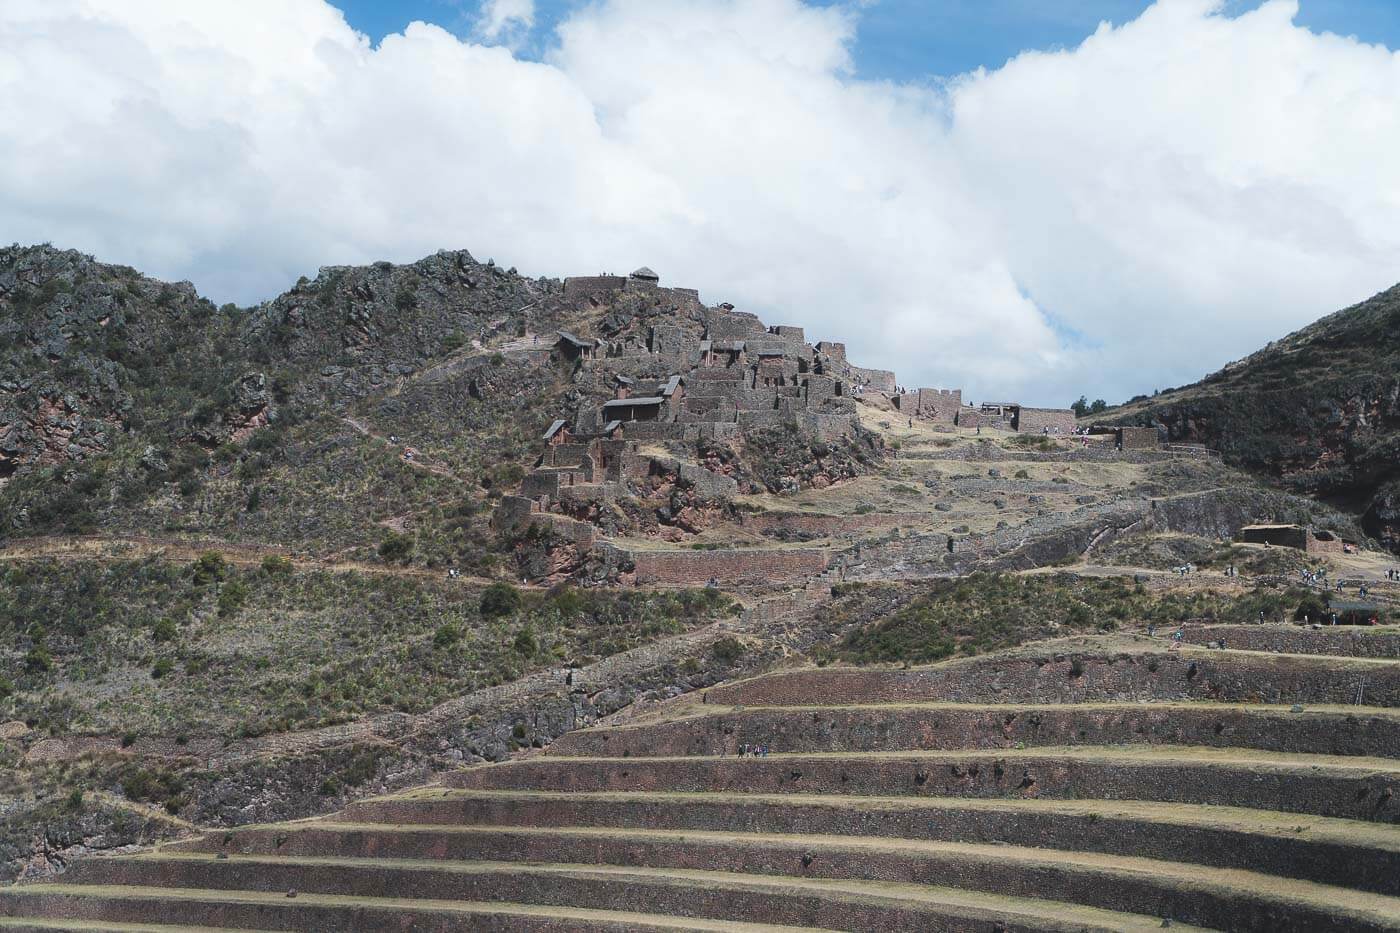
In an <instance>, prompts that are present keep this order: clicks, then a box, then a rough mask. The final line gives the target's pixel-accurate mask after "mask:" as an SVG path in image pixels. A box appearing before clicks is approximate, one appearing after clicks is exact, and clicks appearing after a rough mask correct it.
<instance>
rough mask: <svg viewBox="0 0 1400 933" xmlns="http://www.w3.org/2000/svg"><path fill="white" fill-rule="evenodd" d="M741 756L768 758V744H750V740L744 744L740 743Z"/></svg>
mask: <svg viewBox="0 0 1400 933" xmlns="http://www.w3.org/2000/svg"><path fill="white" fill-rule="evenodd" d="M739 757H740V758H767V757H768V746H767V745H750V744H749V743H748V742H745V743H744V744H743V745H740V746H739Z"/></svg>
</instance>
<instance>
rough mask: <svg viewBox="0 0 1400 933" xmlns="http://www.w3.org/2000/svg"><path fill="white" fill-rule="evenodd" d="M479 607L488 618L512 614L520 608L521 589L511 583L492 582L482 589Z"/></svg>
mask: <svg viewBox="0 0 1400 933" xmlns="http://www.w3.org/2000/svg"><path fill="white" fill-rule="evenodd" d="M479 608H480V610H481V614H482V615H483V616H485V617H486V618H488V619H495V618H499V617H501V616H508V615H511V614H512V613H514V612H516V611H517V610H519V609H520V591H519V590H517V589H516V588H515V587H513V586H511V585H510V584H509V583H492V584H491V585H490V586H488V587H487V588H486V589H484V590H482V591H481V603H480V607H479Z"/></svg>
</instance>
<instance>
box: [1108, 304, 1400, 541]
mask: <svg viewBox="0 0 1400 933" xmlns="http://www.w3.org/2000/svg"><path fill="white" fill-rule="evenodd" d="M1095 420H1103V421H1110V422H1115V423H1143V424H1148V423H1157V424H1160V425H1164V426H1165V427H1166V428H1167V429H1168V431H1169V432H1170V433H1171V436H1172V438H1173V439H1174V440H1184V441H1194V442H1203V443H1205V444H1207V445H1209V446H1212V447H1216V448H1218V449H1220V450H1221V451H1222V452H1223V453H1224V454H1225V457H1226V459H1227V460H1228V461H1230V462H1232V463H1235V464H1237V465H1240V466H1243V467H1245V468H1247V469H1249V470H1251V471H1253V472H1256V473H1259V474H1263V475H1266V476H1269V477H1272V478H1275V479H1278V480H1281V481H1282V482H1284V483H1285V484H1287V485H1289V486H1290V487H1292V488H1293V489H1295V490H1297V491H1300V492H1304V493H1308V494H1311V495H1316V496H1319V497H1322V498H1324V499H1328V500H1330V501H1333V502H1336V503H1340V504H1344V505H1347V506H1349V507H1350V508H1352V509H1354V510H1355V511H1357V512H1361V513H1364V514H1365V525H1366V529H1367V531H1368V533H1370V534H1372V535H1376V536H1377V537H1380V538H1381V539H1382V540H1384V541H1385V542H1386V543H1387V544H1388V545H1390V546H1391V547H1392V548H1394V547H1396V546H1400V286H1397V287H1396V288H1392V289H1390V290H1389V291H1385V292H1382V293H1380V294H1378V295H1376V296H1375V297H1373V298H1371V299H1369V300H1367V301H1365V302H1362V303H1361V304H1359V305H1356V306H1354V307H1351V308H1347V309H1345V310H1343V311H1338V312H1336V313H1335V314H1331V315H1328V316H1327V317H1324V318H1322V319H1321V320H1319V321H1317V322H1316V323H1314V324H1311V325H1309V326H1308V327H1305V328H1303V329H1302V330H1299V331H1297V332H1295V333H1293V334H1290V335H1288V336H1287V337H1284V338H1283V339H1281V340H1277V341H1274V342H1273V343H1271V344H1269V346H1267V347H1265V348H1264V349H1262V350H1260V351H1259V352H1257V353H1255V354H1253V355H1251V356H1249V357H1246V358H1245V359H1243V360H1240V361H1238V362H1236V363H1232V364H1230V365H1229V366H1227V367H1225V368H1224V369H1222V370H1220V371H1219V372H1217V373H1214V374H1212V375H1210V376H1207V377H1206V378H1205V379H1203V380H1201V381H1200V382H1199V383H1196V384H1194V385H1190V386H1185V387H1183V388H1179V389H1171V390H1168V391H1167V392H1164V393H1162V394H1161V395H1157V396H1153V397H1151V398H1141V399H1137V400H1134V401H1132V402H1129V403H1128V404H1126V405H1124V406H1122V407H1120V408H1115V409H1110V410H1109V411H1108V412H1106V413H1105V414H1104V415H1102V416H1100V417H1099V418H1096V419H1095Z"/></svg>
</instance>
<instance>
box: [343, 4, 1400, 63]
mask: <svg viewBox="0 0 1400 933" xmlns="http://www.w3.org/2000/svg"><path fill="white" fill-rule="evenodd" d="M583 2H584V0H537V2H536V4H535V10H536V12H535V16H536V25H535V31H534V35H535V40H534V42H532V43H530V44H529V45H527V47H526V49H525V50H524V51H522V55H525V56H530V55H531V54H532V52H533V53H534V54H538V51H539V50H540V49H541V48H542V47H544V45H545V43H544V42H542V41H541V38H540V37H544V36H548V34H549V32H550V31H551V29H552V27H553V25H554V24H555V23H557V22H558V21H559V20H560V19H562V18H563V17H565V16H567V15H568V13H569V11H570V10H571V9H573V8H575V7H578V6H582V5H583ZM1300 4H1301V7H1300V10H1299V14H1298V17H1297V19H1296V22H1297V23H1298V25H1300V26H1306V27H1307V28H1309V29H1311V30H1313V31H1314V32H1324V31H1326V32H1334V33H1337V34H1339V35H1346V36H1356V37H1357V38H1358V39H1360V40H1361V41H1363V42H1371V43H1381V44H1384V45H1387V46H1389V47H1390V48H1396V47H1397V46H1400V0H1300ZM336 5H337V6H339V7H340V8H341V9H342V10H343V11H344V12H345V16H346V19H347V20H349V22H350V25H351V26H354V27H355V28H356V29H358V30H359V31H360V32H363V33H365V34H367V35H368V36H369V37H370V38H371V39H373V40H374V41H375V42H378V41H379V40H380V39H381V38H382V37H383V36H384V35H386V34H388V33H391V32H401V31H402V30H403V28H404V27H405V26H406V25H408V24H409V23H410V22H413V21H414V20H424V21H426V22H430V23H436V24H437V25H439V26H442V27H443V28H445V29H447V30H449V31H450V32H453V33H456V34H458V35H460V36H466V35H468V34H470V32H471V29H472V22H473V19H474V17H475V16H476V13H477V10H478V7H479V4H478V3H477V2H475V0H341V2H339V3H336ZM1149 5H1150V4H1149V2H1148V0H876V2H874V3H871V4H870V5H869V6H868V7H867V8H866V9H864V10H863V11H862V13H861V18H860V33H859V40H858V43H857V45H856V48H855V49H854V53H855V58H856V67H857V70H858V72H859V73H860V75H861V76H863V77H866V78H888V79H894V80H900V81H908V80H919V79H924V78H932V77H937V76H942V75H955V74H961V73H962V72H965V71H971V70H972V69H974V68H977V67H978V66H979V65H984V66H986V67H988V68H996V67H999V66H1000V65H1002V64H1003V63H1004V62H1005V61H1006V60H1007V59H1009V58H1012V57H1014V56H1015V55H1016V54H1017V53H1018V52H1021V51H1024V50H1026V49H1052V48H1060V47H1072V46H1074V45H1077V44H1078V43H1079V42H1080V41H1082V40H1083V39H1084V38H1085V37H1086V36H1088V35H1089V34H1091V33H1092V32H1093V31H1094V29H1095V28H1096V27H1097V26H1098V24H1099V23H1100V22H1103V21H1104V20H1107V21H1109V22H1112V23H1115V24H1121V23H1123V22H1126V21H1129V20H1132V19H1134V18H1136V17H1137V16H1138V15H1139V14H1141V13H1142V11H1143V10H1144V9H1146V8H1147V7H1148V6H1149ZM1258 5H1259V0H1227V5H1226V9H1227V11H1228V12H1230V13H1237V12H1243V11H1245V10H1250V9H1253V8H1254V7H1257V6H1258Z"/></svg>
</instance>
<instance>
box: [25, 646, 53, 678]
mask: <svg viewBox="0 0 1400 933" xmlns="http://www.w3.org/2000/svg"><path fill="white" fill-rule="evenodd" d="M24 669H25V670H26V671H28V672H29V673H31V674H46V673H48V672H49V671H51V670H53V656H52V655H51V654H49V650H48V649H47V648H45V647H44V646H43V645H35V646H34V647H32V648H30V649H29V653H28V654H26V655H25V656H24Z"/></svg>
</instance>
